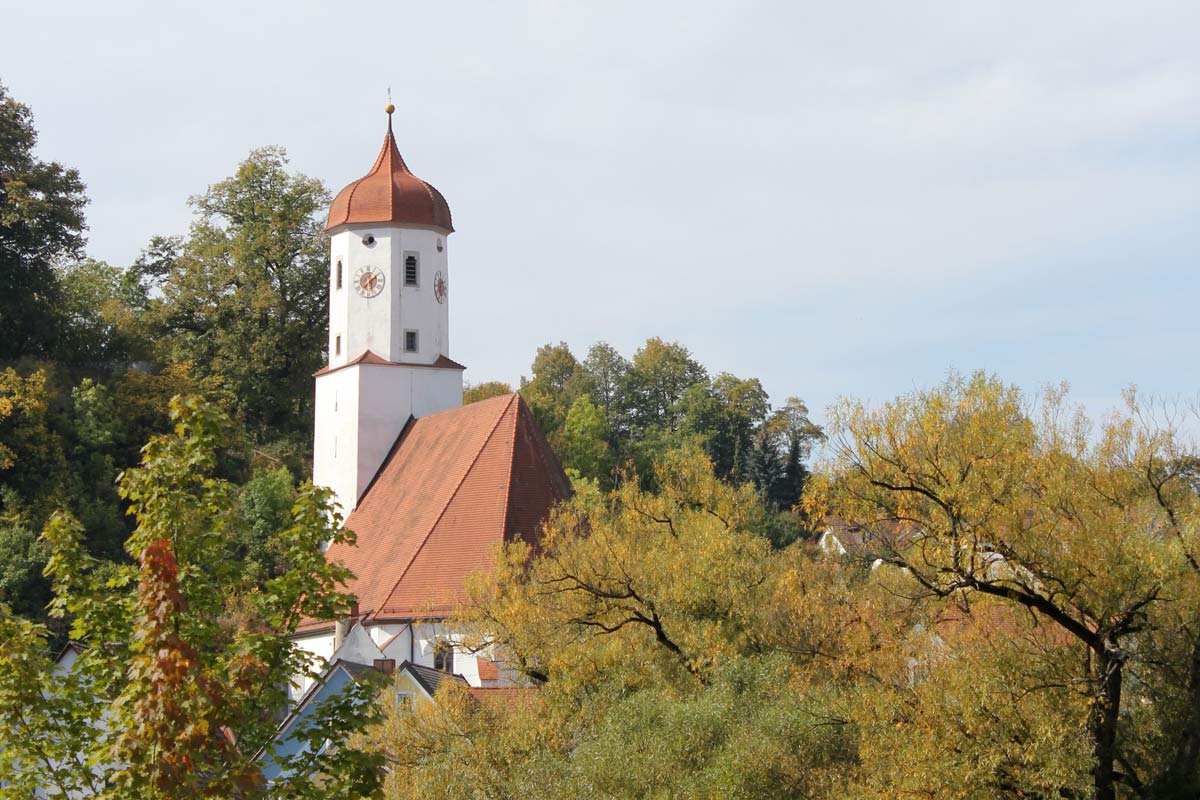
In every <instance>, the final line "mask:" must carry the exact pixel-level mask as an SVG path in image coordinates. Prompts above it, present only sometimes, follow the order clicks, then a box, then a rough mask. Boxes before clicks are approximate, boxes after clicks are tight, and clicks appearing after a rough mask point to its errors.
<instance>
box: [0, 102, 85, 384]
mask: <svg viewBox="0 0 1200 800" xmlns="http://www.w3.org/2000/svg"><path fill="white" fill-rule="evenodd" d="M36 144H37V132H36V131H35V130H34V127H33V114H32V113H31V112H30V110H29V107H28V106H26V105H24V104H22V103H18V102H17V101H16V100H14V99H13V98H12V97H10V96H9V94H8V90H7V89H6V88H5V87H4V85H3V84H0V360H8V359H15V358H18V357H22V356H46V355H51V354H53V353H54V351H55V345H56V341H57V334H58V333H59V320H58V315H57V311H56V308H57V306H58V304H59V303H60V302H61V299H62V285H61V283H60V281H59V276H58V274H57V273H56V272H55V265H56V264H57V263H58V262H59V261H60V260H62V259H66V258H69V257H72V256H76V255H78V254H79V252H80V251H81V249H82V248H83V243H84V237H83V231H84V228H85V225H84V217H83V208H84V206H85V205H86V204H87V198H86V197H85V196H84V189H85V187H84V185H83V181H82V180H80V178H79V172H78V171H77V170H74V169H68V168H66V167H64V166H63V165H62V164H59V163H58V162H54V161H51V162H47V161H41V160H39V159H37V158H35V157H34V155H33V149H34V146H35V145H36Z"/></svg>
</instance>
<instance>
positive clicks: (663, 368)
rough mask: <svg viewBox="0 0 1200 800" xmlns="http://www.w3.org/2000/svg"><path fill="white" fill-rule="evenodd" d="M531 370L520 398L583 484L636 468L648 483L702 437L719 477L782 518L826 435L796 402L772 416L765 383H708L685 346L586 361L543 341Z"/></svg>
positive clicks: (662, 344) (599, 351) (724, 376)
mask: <svg viewBox="0 0 1200 800" xmlns="http://www.w3.org/2000/svg"><path fill="white" fill-rule="evenodd" d="M532 371H533V378H532V379H530V380H528V381H525V382H524V383H523V384H522V387H521V394H522V395H523V396H524V397H525V399H526V402H528V403H529V405H530V408H531V409H532V411H533V413H534V417H535V419H537V421H538V424H539V426H540V427H541V428H542V431H543V433H545V434H546V436H547V438H548V439H549V440H550V443H551V444H552V445H553V446H554V448H555V451H556V452H557V453H558V454H559V456H560V457H561V458H562V460H563V463H564V465H565V466H567V467H568V468H571V469H575V470H576V471H578V472H579V473H580V475H581V476H582V477H584V478H590V479H594V480H598V481H600V483H601V485H603V486H604V487H606V488H607V487H611V486H613V485H614V484H615V481H616V478H617V472H618V471H620V470H624V469H628V468H632V470H633V471H634V472H635V473H637V474H638V475H641V476H642V477H643V478H644V479H646V480H649V478H650V476H651V475H652V474H653V465H654V462H655V460H656V459H658V458H659V457H660V456H661V454H662V453H664V452H665V451H667V450H670V449H673V448H677V447H680V446H683V445H684V444H685V443H687V442H689V441H697V442H699V443H700V444H701V446H702V447H703V448H704V450H705V452H706V453H707V454H708V457H709V458H710V459H711V461H712V463H713V469H714V471H715V473H716V474H717V475H718V476H719V477H721V478H723V479H725V480H728V481H732V482H734V483H751V484H753V485H754V486H755V487H756V488H757V490H758V491H759V493H760V494H761V495H762V497H763V498H764V499H765V500H766V501H767V503H768V504H769V505H770V506H771V507H772V508H774V509H777V510H779V511H781V512H790V511H791V510H792V509H793V508H794V507H795V506H796V505H797V504H798V503H799V500H800V494H801V492H802V490H803V487H804V481H805V480H806V478H807V476H808V472H807V469H806V467H805V465H804V462H805V461H806V460H807V459H808V457H809V455H810V453H811V450H812V448H813V446H814V445H815V444H816V443H817V442H819V441H820V440H821V438H822V433H821V429H820V428H819V427H818V426H817V425H815V424H814V423H813V422H812V421H811V420H810V419H809V416H808V409H807V408H806V407H805V405H804V403H803V402H801V401H800V400H799V399H797V398H794V397H792V398H788V400H787V402H786V403H785V404H784V405H783V407H781V408H779V409H776V410H772V408H771V404H770V399H769V397H768V395H767V392H766V390H765V389H764V388H763V386H762V384H761V383H760V382H759V381H758V379H756V378H739V377H737V376H734V375H731V374H729V373H724V372H723V373H720V374H718V375H716V376H713V377H710V376H709V374H708V370H707V369H705V367H704V366H703V365H702V364H700V363H699V362H698V361H697V360H696V359H695V358H694V357H693V356H692V354H691V352H690V351H689V350H688V349H687V348H686V347H684V346H683V345H682V344H679V343H678V342H667V341H664V340H662V339H659V338H652V339H649V340H647V341H646V343H645V344H644V345H643V346H642V347H641V348H639V349H638V350H637V352H635V353H634V355H633V358H632V359H626V358H625V357H624V356H622V355H621V354H620V353H619V352H617V350H616V349H614V348H613V347H612V346H611V345H609V344H606V343H604V342H598V343H596V344H595V345H593V346H592V347H591V348H590V349H589V351H588V354H587V357H586V358H584V359H583V360H582V361H579V360H578V359H576V358H575V356H574V355H573V354H572V353H571V351H570V348H569V347H568V346H567V345H566V343H565V342H560V343H559V344H557V345H545V346H543V347H541V348H539V350H538V352H537V355H536V357H535V359H534V362H533V370H532ZM593 409H594V410H595V411H593ZM596 412H599V414H598V415H597V413H596ZM585 419H586V421H587V422H586V424H584V420H585ZM792 516H793V517H794V515H792ZM784 527H793V528H794V525H792V524H791V523H787V524H785V525H784ZM780 535H781V536H782V537H783V539H790V538H791V537H793V536H795V535H796V531H795V530H792V531H791V532H785V531H782V530H781V531H780Z"/></svg>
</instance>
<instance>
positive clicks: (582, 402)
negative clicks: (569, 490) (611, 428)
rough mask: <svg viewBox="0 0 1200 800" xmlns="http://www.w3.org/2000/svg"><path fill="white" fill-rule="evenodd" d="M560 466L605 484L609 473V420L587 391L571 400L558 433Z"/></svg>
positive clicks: (610, 459)
mask: <svg viewBox="0 0 1200 800" xmlns="http://www.w3.org/2000/svg"><path fill="white" fill-rule="evenodd" d="M560 438H561V441H562V445H561V447H560V452H561V453H562V454H563V466H565V467H567V468H568V469H573V470H575V471H576V472H578V473H579V475H580V476H581V477H583V478H588V479H590V480H597V481H601V482H602V483H605V484H607V482H608V480H609V477H610V476H611V475H612V456H611V453H610V452H609V446H608V423H607V422H606V421H605V419H604V412H603V410H601V409H600V408H599V407H598V406H596V405H594V404H593V403H592V401H591V399H590V398H589V397H588V396H587V395H580V396H579V397H578V398H576V400H575V402H574V403H572V404H571V410H570V411H569V412H567V419H566V421H565V422H564V423H563V428H562V434H561V437H560Z"/></svg>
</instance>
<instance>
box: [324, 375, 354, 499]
mask: <svg viewBox="0 0 1200 800" xmlns="http://www.w3.org/2000/svg"><path fill="white" fill-rule="evenodd" d="M316 383H317V385H316V397H315V399H314V408H315V414H316V416H315V419H314V420H313V483H314V484H316V485H317V486H324V487H326V488H327V489H330V490H331V491H332V492H333V494H334V500H335V501H336V502H337V503H338V505H340V506H341V509H342V514H343V516H344V515H347V514H349V513H350V512H351V511H352V510H353V509H354V506H355V503H356V502H357V500H358V490H359V484H358V469H357V464H358V463H359V453H358V446H359V438H360V437H359V414H358V408H359V375H358V367H346V368H344V369H340V370H337V371H335V372H329V373H326V374H324V375H321V376H319V377H318V378H317V381H316Z"/></svg>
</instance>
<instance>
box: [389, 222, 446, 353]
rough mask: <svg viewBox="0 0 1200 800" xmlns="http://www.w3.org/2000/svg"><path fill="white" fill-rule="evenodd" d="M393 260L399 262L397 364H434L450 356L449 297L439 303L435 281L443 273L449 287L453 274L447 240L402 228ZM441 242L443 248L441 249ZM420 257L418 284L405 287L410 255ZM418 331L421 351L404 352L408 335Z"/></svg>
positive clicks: (396, 331) (394, 334) (397, 237)
mask: <svg viewBox="0 0 1200 800" xmlns="http://www.w3.org/2000/svg"><path fill="white" fill-rule="evenodd" d="M394 235H395V244H394V247H393V251H392V258H393V260H394V261H395V274H396V277H397V280H396V285H397V287H398V289H399V309H400V314H399V323H398V324H397V325H396V326H395V327H394V329H393V331H392V334H393V337H394V338H393V342H392V348H393V352H394V353H396V354H397V356H396V357H395V358H393V359H392V360H393V361H406V362H415V363H420V364H432V363H433V362H434V361H437V358H438V356H441V355H444V356H449V355H450V316H449V297H446V298H444V302H441V303H439V302H438V301H437V297H436V294H435V292H434V285H435V279H436V276H437V275H438V273H441V275H442V279H443V280H444V281H445V282H446V285H447V286H449V282H450V275H449V270H448V259H447V257H446V254H447V248H446V237H445V236H444V235H443V234H442V233H440V232H438V231H432V230H424V229H420V228H400V229H397V230H396V232H395V234H394ZM438 242H441V244H442V249H441V251H439V250H438V247H437V245H438ZM410 254H412V255H415V256H416V257H417V285H416V286H407V285H404V277H405V276H404V265H405V259H406V258H407V256H408V255H410ZM408 330H414V331H417V352H415V353H411V352H407V351H406V350H405V349H404V332H405V331H408Z"/></svg>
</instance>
